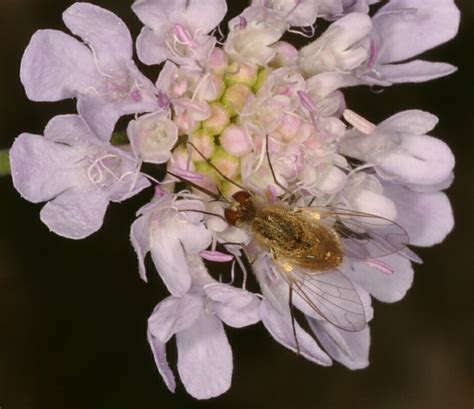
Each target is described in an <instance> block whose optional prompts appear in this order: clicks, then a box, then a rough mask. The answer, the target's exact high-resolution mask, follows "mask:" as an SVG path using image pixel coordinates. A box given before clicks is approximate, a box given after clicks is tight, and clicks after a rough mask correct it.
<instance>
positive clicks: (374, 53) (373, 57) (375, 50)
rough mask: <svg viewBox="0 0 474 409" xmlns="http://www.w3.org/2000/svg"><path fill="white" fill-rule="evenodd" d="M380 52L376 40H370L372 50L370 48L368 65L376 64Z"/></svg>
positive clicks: (370, 66)
mask: <svg viewBox="0 0 474 409" xmlns="http://www.w3.org/2000/svg"><path fill="white" fill-rule="evenodd" d="M378 54H379V48H378V46H377V43H376V42H375V40H373V39H372V40H370V50H369V59H368V61H367V66H368V67H369V68H372V67H373V66H374V65H375V61H376V60H377V56H378Z"/></svg>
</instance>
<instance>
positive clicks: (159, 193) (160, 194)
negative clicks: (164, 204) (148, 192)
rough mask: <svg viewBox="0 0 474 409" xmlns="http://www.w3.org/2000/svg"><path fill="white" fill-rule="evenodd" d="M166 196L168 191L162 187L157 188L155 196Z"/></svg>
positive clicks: (157, 186)
mask: <svg viewBox="0 0 474 409" xmlns="http://www.w3.org/2000/svg"><path fill="white" fill-rule="evenodd" d="M165 194H166V191H165V190H164V189H163V188H162V187H161V186H160V185H156V186H155V196H156V197H157V198H160V197H163V196H164V195H165Z"/></svg>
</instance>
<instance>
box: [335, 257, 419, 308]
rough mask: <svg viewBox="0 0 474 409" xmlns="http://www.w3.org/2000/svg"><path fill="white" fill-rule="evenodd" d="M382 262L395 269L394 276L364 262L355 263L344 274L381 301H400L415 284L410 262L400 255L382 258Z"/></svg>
mask: <svg viewBox="0 0 474 409" xmlns="http://www.w3.org/2000/svg"><path fill="white" fill-rule="evenodd" d="M380 260H382V261H383V262H384V263H385V264H387V265H388V266H390V267H391V268H392V269H393V271H394V272H393V274H384V273H383V272H381V271H380V270H379V269H378V268H376V267H375V266H371V265H369V264H368V263H365V262H363V261H361V262H355V263H353V264H352V267H351V268H347V269H345V270H344V274H345V275H346V276H347V277H349V279H351V280H352V281H354V282H356V283H357V284H359V285H360V286H361V287H363V288H364V289H365V290H367V291H368V292H369V293H370V294H372V295H373V296H374V297H375V298H377V299H378V300H380V301H383V302H395V301H399V300H400V299H402V298H403V297H404V296H405V294H406V292H407V291H408V289H409V288H410V287H411V285H412V283H413V268H412V266H411V263H410V260H408V259H407V258H405V257H403V256H401V255H398V254H392V255H390V256H386V257H380Z"/></svg>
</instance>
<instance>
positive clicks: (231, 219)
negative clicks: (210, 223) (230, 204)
mask: <svg viewBox="0 0 474 409" xmlns="http://www.w3.org/2000/svg"><path fill="white" fill-rule="evenodd" d="M224 217H225V219H226V220H227V223H229V224H230V225H231V226H235V224H236V223H237V221H238V220H239V212H238V211H237V210H232V209H224Z"/></svg>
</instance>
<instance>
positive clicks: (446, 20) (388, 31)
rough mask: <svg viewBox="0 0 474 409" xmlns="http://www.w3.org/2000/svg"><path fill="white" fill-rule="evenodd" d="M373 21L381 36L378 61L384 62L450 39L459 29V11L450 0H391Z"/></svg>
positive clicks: (413, 54)
mask: <svg viewBox="0 0 474 409" xmlns="http://www.w3.org/2000/svg"><path fill="white" fill-rule="evenodd" d="M373 23H374V29H375V30H376V31H377V33H378V35H379V36H380V38H381V39H382V44H381V47H380V50H379V55H378V63H379V64H386V63H391V62H396V61H403V60H406V59H408V58H411V57H414V56H416V55H418V54H420V53H422V52H424V51H426V50H429V49H430V48H433V47H436V46H438V45H440V44H443V43H445V42H446V41H449V40H451V39H452V38H453V37H454V36H455V35H456V33H457V31H458V26H459V10H458V9H457V7H456V5H455V4H454V1H453V0H431V1H427V0H392V1H390V2H388V3H387V4H386V5H385V6H384V7H382V8H381V9H380V10H379V11H378V12H377V14H376V15H375V16H374V19H373Z"/></svg>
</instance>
